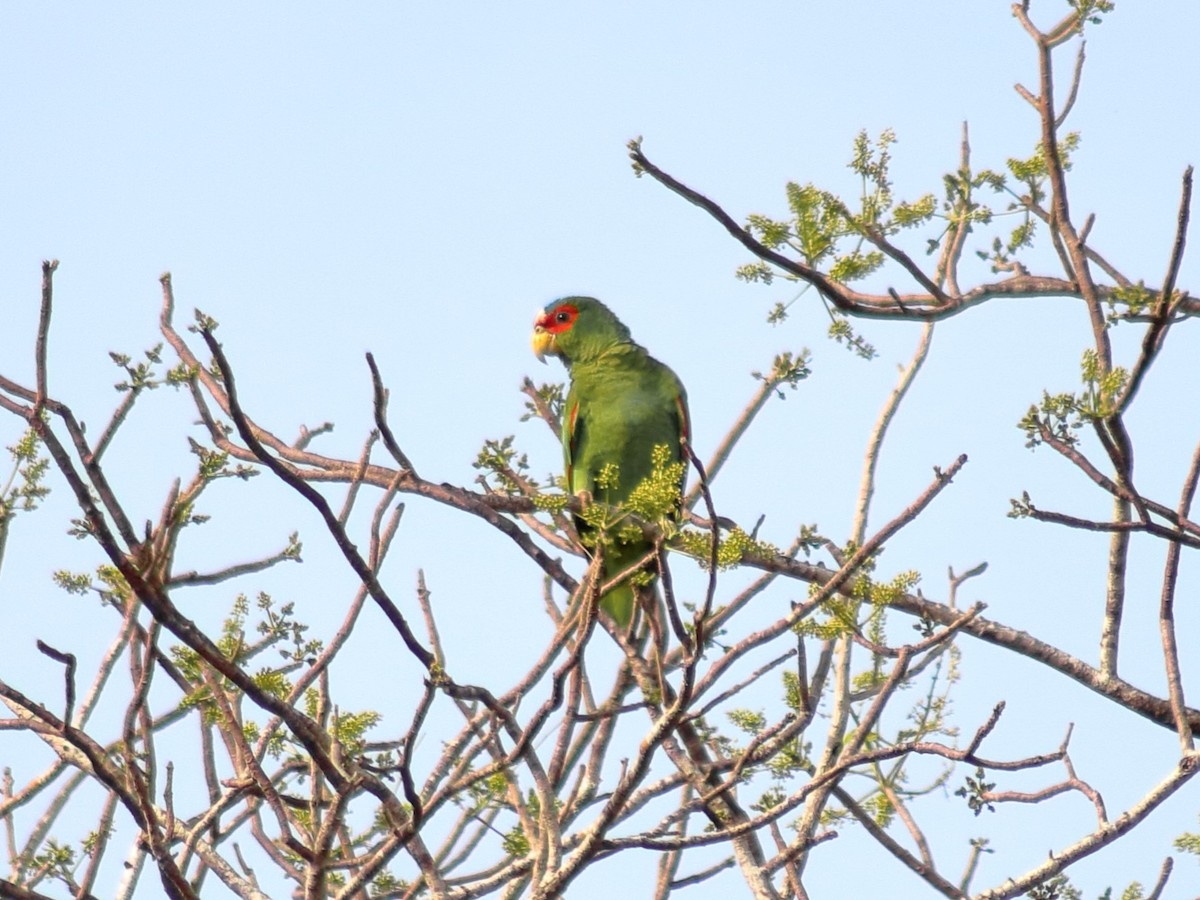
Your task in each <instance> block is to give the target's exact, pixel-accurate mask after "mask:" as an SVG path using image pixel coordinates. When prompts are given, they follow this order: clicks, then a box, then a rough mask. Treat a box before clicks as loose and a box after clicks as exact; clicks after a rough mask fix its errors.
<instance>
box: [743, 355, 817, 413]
mask: <svg viewBox="0 0 1200 900" xmlns="http://www.w3.org/2000/svg"><path fill="white" fill-rule="evenodd" d="M811 361H812V355H811V353H810V352H809V349H808V348H807V347H805V348H804V349H803V350H801V351H800V352H799V353H796V354H793V353H791V352H790V351H785V352H783V353H778V354H776V356H775V359H774V360H772V361H771V371H770V372H769V373H768V374H766V375H763V373H762V372H758V371H754V372H751V373H750V376H751V377H752V378H754V379H755V380H756V381H765V382H767V383H768V384H769V385H771V387H773V388H775V395H776V396H777V397H779V399H780V400H786V399H787V395H786V394H784V392H783V391H781V390H779V387H780V386H781V385H784V386H787V387H790V388H791V389H792V390H793V391H794V390H795V389H796V386H797V385H798V384H799V383H800V382H801V381H803V380H804V379H805V378H807V377H808V376H809V375H811V374H812V369H810V368H809V363H810V362H811Z"/></svg>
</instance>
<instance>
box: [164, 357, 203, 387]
mask: <svg viewBox="0 0 1200 900" xmlns="http://www.w3.org/2000/svg"><path fill="white" fill-rule="evenodd" d="M195 377H196V367H195V366H189V365H187V363H179V364H178V365H176V366H174V367H172V368H170V369H168V370H167V374H166V378H165V381H166V383H167V384H168V385H170V386H171V387H173V388H180V387H182V386H183V385H185V384H188V383H190V382H191V380H192V379H193V378H195Z"/></svg>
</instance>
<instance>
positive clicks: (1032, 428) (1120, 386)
mask: <svg viewBox="0 0 1200 900" xmlns="http://www.w3.org/2000/svg"><path fill="white" fill-rule="evenodd" d="M1079 368H1080V374H1081V377H1082V380H1083V391H1082V392H1081V393H1079V394H1071V393H1065V392H1064V393H1060V394H1051V393H1049V392H1048V391H1045V392H1043V393H1042V403H1041V406H1040V407H1038V406H1031V407H1029V411H1028V412H1027V413H1026V414H1025V415H1024V416H1023V417H1022V418H1021V420H1020V421H1019V422H1018V423H1017V427H1018V428H1020V429H1021V430H1022V431H1024V432H1025V438H1026V440H1025V446H1026V447H1029V448H1030V449H1033V448H1034V447H1037V446H1038V445H1039V444H1041V443H1043V442H1044V441H1045V440H1053V441H1056V442H1058V443H1060V444H1063V445H1065V446H1068V447H1071V446H1074V445H1075V444H1077V443H1078V442H1079V436H1078V432H1079V429H1080V428H1081V427H1082V426H1083V424H1084V423H1085V422H1094V421H1098V420H1101V419H1106V418H1108V417H1109V416H1111V415H1113V414H1114V413H1115V412H1116V411H1117V406H1118V403H1119V402H1120V399H1121V396H1122V394H1123V392H1124V390H1125V387H1126V385H1127V384H1128V383H1129V373H1128V372H1127V371H1126V370H1125V369H1123V368H1121V367H1120V366H1114V367H1113V368H1111V369H1109V370H1107V371H1105V370H1104V367H1103V365H1102V364H1101V362H1100V356H1099V354H1098V353H1097V352H1096V351H1095V350H1094V349H1092V348H1088V349H1087V350H1085V351H1084V352H1083V358H1082V360H1081V361H1080V366H1079Z"/></svg>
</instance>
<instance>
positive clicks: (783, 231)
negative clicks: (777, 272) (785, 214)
mask: <svg viewBox="0 0 1200 900" xmlns="http://www.w3.org/2000/svg"><path fill="white" fill-rule="evenodd" d="M789 187H790V185H789ZM746 229H747V230H748V231H749V232H750V233H751V234H753V235H755V236H756V237H757V238H758V241H759V243H761V244H763V245H764V246H766V247H770V248H771V249H772V250H778V249H779V248H780V247H782V246H783V245H784V244H785V243H787V242H788V239H789V238H790V237H791V236H792V232H791V229H790V228H789V227H788V223H787V222H780V221H778V220H777V219H771V218H768V217H767V216H763V215H759V214H757V213H752V214H751V215H749V216H747V217H746Z"/></svg>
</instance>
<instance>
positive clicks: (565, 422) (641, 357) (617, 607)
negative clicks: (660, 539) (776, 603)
mask: <svg viewBox="0 0 1200 900" xmlns="http://www.w3.org/2000/svg"><path fill="white" fill-rule="evenodd" d="M532 344H533V352H534V355H535V356H537V358H538V360H539V361H540V362H542V363H545V362H546V357H547V356H557V357H558V358H559V359H560V360H562V362H563V363H564V365H566V367H567V371H568V373H569V375H570V379H571V385H570V388H569V390H568V391H567V396H566V401H565V402H564V404H563V414H562V449H563V464H564V470H565V472H564V481H565V485H566V489H567V492H568V493H570V494H572V495H579V494H585V495H586V496H587V497H590V499H591V500H592V501H594V502H598V503H604V504H608V505H609V506H615V505H618V504H621V503H624V502H625V501H626V500H628V499H629V496H630V494H631V493H632V491H633V490H634V488H636V487H637V486H638V485H639V484H640V483H641V482H642V481H643V480H644V479H646V478H647V477H648V476H650V474H651V472H652V471H653V469H654V464H653V462H652V453H653V451H654V448H655V447H657V446H665V447H666V448H667V456H668V461H669V462H679V463H684V462H685V455H684V444H685V442H687V441H688V440H689V427H690V426H689V419H688V405H687V392H686V391H685V390H684V387H683V383H682V382H681V381H680V380H679V376H677V375H676V374H675V373H674V372H673V371H671V369H670V368H669V367H667V366H666V365H664V364H663V363H661V362H659V361H658V360H657V359H655V358H654V357H652V356H651V355H650V354H649V353H647V352H646V349H645V348H644V347H642V346H640V345H639V344H636V343H634V341H633V339H632V337H631V336H630V332H629V329H628V328H627V327H626V326H625V325H624V324H623V323H622V322H621V320H620V319H618V318H617V317H616V315H615V314H614V313H613V312H612V311H611V310H610V309H609V308H608V307H607V306H605V305H604V304H603V303H601V302H600V301H599V300H596V299H595V298H593V297H562V298H560V299H558V300H554V301H552V302H550V303H548V304H547V305H546V307H545V308H544V309H542V310H539V311H538V314H537V317H536V318H535V319H534V325H533V338H532ZM611 465H615V466H617V483H616V484H615V486H614V485H612V484H611V483H610V482H609V481H608V479H606V478H604V477H603V476H602V474H601V473H602V472H604V470H605V469H606V467H609V466H611ZM680 469H681V476H680V482H679V494H680V500H679V502H678V503H677V505H676V509H675V515H676V517H677V516H678V514H679V512H680V507H681V505H682V493H683V480H684V479H683V475H682V472H684V471H686V469H684V468H683V467H682V466H681V467H680ZM598 478H599V483H598ZM575 526H576V529H577V530H578V531H579V533H580V536H581V537H586V536H587V535H588V534H589V533H590V532H591V531H593V530H594V528H593V526H589V525H588V524H587V523H586V522H584V521H583V520H582V519H580V518H579V517H576V519H575ZM652 548H653V544H652V543H651V541H649V540H647V539H642V540H629V541H624V542H623V541H621V540H619V539H615V540H614V541H613V542H612V543H611V544H610V545H608V546H606V547H605V548H604V555H603V559H602V568H603V575H604V578H605V580H608V579H611V578H613V577H614V576H616V575H618V574H620V573H621V572H623V571H625V570H626V569H628V568H629V567H630V566H632V565H633V564H634V563H636V562H637V561H638V560H639V559H641V558H643V557H644V556H645V555H646V554H647V553H649V552H650V551H651V549H652ZM585 550H586V547H585ZM589 555H590V554H589ZM646 571H648V572H650V573H651V575H653V573H654V563H653V561H651V562H650V563H649V565H648V566H647V567H646ZM634 590H635V589H634V586H633V584H632V583H631V582H630V581H629V580H628V579H626V580H625V581H623V582H621V583H620V584H618V585H616V586H614V587H613V588H611V589H610V590H609V591H608V592H607V593H606V594H605V595H604V596H603V597H602V598H601V600H600V606H601V608H602V609H603V610H604V611H605V612H607V613H608V614H609V615H610V616H612V618H613V620H614V621H615V622H616V623H617V625H618V626H619V627H620V628H622V629H623V630H628V629H629V628H630V626H631V623H632V621H633V615H634V610H635V608H636V603H635V594H634Z"/></svg>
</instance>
